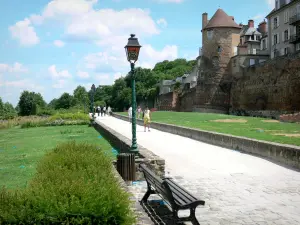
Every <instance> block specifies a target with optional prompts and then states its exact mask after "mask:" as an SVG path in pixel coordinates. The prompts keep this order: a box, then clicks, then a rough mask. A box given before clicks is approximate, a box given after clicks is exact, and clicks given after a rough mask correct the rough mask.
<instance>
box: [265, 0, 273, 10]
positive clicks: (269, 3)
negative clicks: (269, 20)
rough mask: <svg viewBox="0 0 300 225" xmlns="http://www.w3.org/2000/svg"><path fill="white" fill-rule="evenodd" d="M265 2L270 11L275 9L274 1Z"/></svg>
mask: <svg viewBox="0 0 300 225" xmlns="http://www.w3.org/2000/svg"><path fill="white" fill-rule="evenodd" d="M266 2H267V4H268V6H269V8H270V9H274V8H275V1H274V0H266Z"/></svg>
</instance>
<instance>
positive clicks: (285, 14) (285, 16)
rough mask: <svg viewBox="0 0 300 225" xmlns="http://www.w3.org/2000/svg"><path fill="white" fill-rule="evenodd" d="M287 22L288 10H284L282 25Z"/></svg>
mask: <svg viewBox="0 0 300 225" xmlns="http://www.w3.org/2000/svg"><path fill="white" fill-rule="evenodd" d="M288 22H289V10H286V11H285V12H284V23H288Z"/></svg>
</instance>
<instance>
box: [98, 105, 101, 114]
mask: <svg viewBox="0 0 300 225" xmlns="http://www.w3.org/2000/svg"><path fill="white" fill-rule="evenodd" d="M100 111H101V109H100V106H99V105H98V107H97V113H98V116H100Z"/></svg>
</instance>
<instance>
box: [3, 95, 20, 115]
mask: <svg viewBox="0 0 300 225" xmlns="http://www.w3.org/2000/svg"><path fill="white" fill-rule="evenodd" d="M16 116H17V112H16V110H15V109H14V107H13V105H12V104H10V103H9V102H6V103H3V102H2V99H1V98H0V120H8V119H13V118H15V117H16Z"/></svg>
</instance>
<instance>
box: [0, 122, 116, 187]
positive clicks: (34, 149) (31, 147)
mask: <svg viewBox="0 0 300 225" xmlns="http://www.w3.org/2000/svg"><path fill="white" fill-rule="evenodd" d="M98 136H99V133H98V132H97V131H96V130H94V129H93V128H91V127H88V126H87V125H73V126H55V127H38V128H30V129H20V128H16V127H15V128H10V129H2V130H0V187H1V186H4V185H5V186H6V187H7V188H8V189H15V188H17V187H19V188H24V187H25V186H26V185H27V182H28V181H29V180H30V179H31V178H32V177H33V175H34V174H35V172H36V165H37V162H38V161H39V160H40V159H41V157H42V156H44V154H45V153H46V152H48V150H51V149H52V148H54V147H55V146H56V145H57V144H60V143H62V142H66V141H71V140H75V141H76V142H78V143H82V142H87V143H89V144H97V145H99V146H101V148H102V149H104V150H107V151H109V150H111V149H112V147H111V145H110V144H109V143H108V142H107V141H106V140H105V139H103V138H98Z"/></svg>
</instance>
